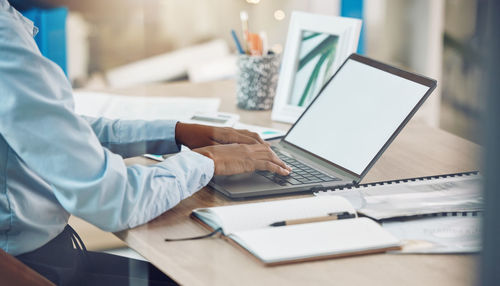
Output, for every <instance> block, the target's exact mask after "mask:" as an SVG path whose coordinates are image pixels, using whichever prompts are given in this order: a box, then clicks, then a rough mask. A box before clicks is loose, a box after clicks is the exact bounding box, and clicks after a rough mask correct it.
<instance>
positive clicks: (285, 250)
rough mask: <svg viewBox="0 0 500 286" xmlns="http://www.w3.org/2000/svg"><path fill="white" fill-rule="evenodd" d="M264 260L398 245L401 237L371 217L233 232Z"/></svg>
mask: <svg viewBox="0 0 500 286" xmlns="http://www.w3.org/2000/svg"><path fill="white" fill-rule="evenodd" d="M230 237H231V238H232V239H233V240H234V241H236V242H237V243H238V244H240V245H241V246H242V247H244V248H246V249H247V250H248V251H250V252H251V253H252V254H254V255H255V256H256V257H257V258H259V259H260V260H262V261H264V262H265V263H273V262H279V261H287V260H296V259H304V258H310V257H320V256H328V255H335V254H342V253H351V252H359V251H366V250H374V249H381V248H387V247H392V246H398V245H399V244H400V242H399V240H398V239H397V238H396V237H394V236H393V235H392V234H390V233H389V232H387V231H385V230H384V229H382V227H381V226H380V225H378V224H377V223H376V222H374V221H372V220H371V219H368V218H357V219H343V220H337V221H327V222H317V223H309V224H299V225H291V226H283V227H269V228H263V229H254V230H247V231H240V232H235V233H234V234H233V235H231V236H230Z"/></svg>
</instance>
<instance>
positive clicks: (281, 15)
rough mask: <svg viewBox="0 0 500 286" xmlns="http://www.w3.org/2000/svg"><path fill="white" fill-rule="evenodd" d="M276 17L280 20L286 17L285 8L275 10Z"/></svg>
mask: <svg viewBox="0 0 500 286" xmlns="http://www.w3.org/2000/svg"><path fill="white" fill-rule="evenodd" d="M274 19H276V20H278V21H281V20H283V19H285V12H284V11H283V10H276V11H274Z"/></svg>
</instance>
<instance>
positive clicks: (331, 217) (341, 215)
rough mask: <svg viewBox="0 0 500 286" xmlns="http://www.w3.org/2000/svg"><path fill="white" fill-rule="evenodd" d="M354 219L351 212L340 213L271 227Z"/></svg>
mask: <svg viewBox="0 0 500 286" xmlns="http://www.w3.org/2000/svg"><path fill="white" fill-rule="evenodd" d="M354 217H356V215H355V214H351V213H349V212H339V213H330V214H328V215H327V216H319V217H310V218H300V219H292V220H283V221H278V222H275V223H272V224H270V225H269V226H285V225H293V224H304V223H312V222H321V221H329V220H339V219H346V218H354Z"/></svg>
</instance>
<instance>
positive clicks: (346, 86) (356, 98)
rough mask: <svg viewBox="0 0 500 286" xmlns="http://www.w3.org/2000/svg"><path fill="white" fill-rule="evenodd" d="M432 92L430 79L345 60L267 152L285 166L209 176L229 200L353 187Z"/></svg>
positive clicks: (359, 59) (362, 59)
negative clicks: (287, 170) (285, 169)
mask: <svg viewBox="0 0 500 286" xmlns="http://www.w3.org/2000/svg"><path fill="white" fill-rule="evenodd" d="M435 87H436V81H435V80H433V79H430V78H426V77H423V76H420V75H416V74H413V73H410V72H406V71H403V70H400V69H398V68H395V67H392V66H389V65H386V64H383V63H380V62H378V61H375V60H372V59H369V58H366V57H363V56H360V55H357V54H352V55H351V56H349V58H347V60H346V61H345V62H344V63H343V64H342V66H341V67H340V68H339V69H338V70H337V72H336V73H335V74H334V75H333V76H332V78H331V79H329V81H328V82H327V83H326V84H325V85H324V86H323V88H322V89H321V91H320V92H319V93H318V95H317V96H316V98H315V99H314V100H313V101H312V102H311V104H309V106H308V107H307V109H306V110H305V111H304V112H303V113H302V115H301V116H300V117H299V119H298V120H297V121H296V122H295V124H294V125H293V126H292V127H291V128H290V130H289V131H288V133H287V134H286V135H285V136H284V137H283V138H282V139H281V140H278V141H275V142H272V143H271V144H272V146H271V148H272V149H273V150H274V151H275V153H276V154H277V155H278V156H279V157H280V158H281V159H282V160H283V161H284V162H285V163H286V164H288V165H289V166H290V167H292V172H291V174H290V175H288V176H281V175H277V174H274V173H271V172H267V171H257V172H253V173H246V174H238V175H230V176H214V178H213V179H212V180H211V182H210V183H209V185H210V186H211V187H212V188H214V189H215V190H216V191H218V192H220V193H222V194H224V195H225V196H227V197H229V198H231V199H246V198H255V197H264V196H270V195H284V194H287V195H288V194H303V193H310V192H312V191H317V190H321V189H328V188H332V187H341V186H343V185H346V186H347V185H352V184H357V183H359V182H360V181H361V180H362V179H363V177H364V176H365V175H366V174H367V173H368V171H369V170H370V168H371V167H372V166H373V165H374V164H375V162H376V161H377V159H378V158H379V157H380V156H381V155H382V154H383V152H384V151H385V150H386V149H387V147H388V146H389V145H390V143H391V142H392V141H393V140H394V138H395V137H396V136H397V135H398V134H399V132H400V131H401V130H402V129H403V127H404V126H405V125H406V123H407V122H408V121H409V120H410V118H411V117H412V116H413V115H414V114H415V112H416V111H417V110H418V108H419V107H420V106H421V105H422V104H423V103H424V101H425V100H426V99H427V97H429V95H430V94H431V92H432V91H433V90H434V89H435Z"/></svg>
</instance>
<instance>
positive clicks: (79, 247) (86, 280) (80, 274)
mask: <svg viewBox="0 0 500 286" xmlns="http://www.w3.org/2000/svg"><path fill="white" fill-rule="evenodd" d="M73 245H75V247H76V249H75V248H74V247H73ZM17 259H19V260H20V261H22V262H23V263H24V264H26V265H27V266H29V267H30V268H32V269H33V270H35V271H36V272H38V273H40V274H41V275H43V276H45V277H46V278H47V279H49V280H50V281H52V282H54V283H55V284H56V285H130V286H132V285H133V286H136V285H137V286H142V285H177V284H176V283H175V282H174V281H173V280H172V279H170V278H169V277H168V276H166V275H165V274H163V273H162V272H161V271H160V270H158V268H156V267H154V266H153V265H152V264H151V263H149V262H145V261H142V260H137V259H130V258H125V257H121V256H117V255H111V254H106V253H99V252H92V251H87V250H86V248H85V245H84V244H83V242H82V241H81V239H80V237H79V236H78V234H76V232H75V231H74V230H73V229H72V228H71V227H70V226H69V225H68V226H66V228H65V229H64V231H63V232H62V233H61V234H59V235H58V236H57V237H56V238H54V239H53V240H51V241H50V242H49V243H47V244H45V245H44V246H42V247H40V248H38V249H36V250H34V251H32V252H28V253H24V254H21V255H19V256H17Z"/></svg>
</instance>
